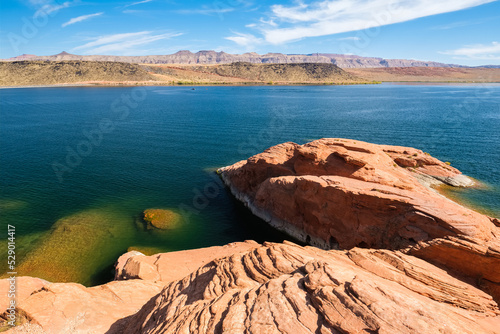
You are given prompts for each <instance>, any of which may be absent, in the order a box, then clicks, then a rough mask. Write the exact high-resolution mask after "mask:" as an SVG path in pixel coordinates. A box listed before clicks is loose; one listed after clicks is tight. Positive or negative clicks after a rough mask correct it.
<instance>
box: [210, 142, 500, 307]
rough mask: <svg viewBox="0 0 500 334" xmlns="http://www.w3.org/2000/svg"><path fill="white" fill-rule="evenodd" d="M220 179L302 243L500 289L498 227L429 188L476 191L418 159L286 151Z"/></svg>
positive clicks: (281, 148) (345, 148) (441, 166)
mask: <svg viewBox="0 0 500 334" xmlns="http://www.w3.org/2000/svg"><path fill="white" fill-rule="evenodd" d="M219 173H220V174H221V176H222V178H223V180H224V182H225V183H226V184H227V185H228V186H229V188H230V189H231V191H232V193H233V194H234V195H235V196H236V197H237V198H239V199H240V200H241V201H243V202H244V203H245V204H246V205H247V206H248V207H249V208H250V209H251V210H252V212H254V213H255V214H256V215H257V216H259V217H261V218H262V219H264V220H266V221H267V222H269V223H270V224H271V225H272V226H274V227H276V228H277V229H280V230H282V231H285V232H287V233H288V234H290V235H291V236H293V237H295V238H297V239H299V240H301V241H304V242H307V243H309V244H312V245H315V246H318V247H321V248H324V249H339V248H340V249H351V248H353V247H364V248H385V249H398V250H404V251H405V252H409V253H411V254H415V255H417V256H419V257H422V258H425V259H429V260H432V261H433V262H434V263H436V264H439V265H441V266H445V267H446V268H448V269H451V270H454V271H456V272H458V273H461V274H462V275H465V276H467V277H469V278H471V279H473V280H480V279H484V280H487V281H488V282H491V283H492V284H493V285H495V286H496V284H499V283H500V272H497V271H496V270H491V269H490V268H491V265H496V266H497V267H499V266H500V258H499V257H498V252H499V250H500V245H499V239H498V236H499V235H500V231H499V229H498V227H497V226H496V225H495V223H494V221H493V220H492V219H490V218H489V217H487V216H484V215H482V214H480V213H477V212H475V211H473V210H470V209H467V208H465V207H463V206H461V205H459V204H457V203H455V202H453V201H451V200H449V199H447V198H445V197H444V196H442V195H440V194H439V193H438V192H437V191H435V190H433V189H431V188H430V185H438V184H443V183H447V184H449V185H461V186H466V185H471V184H473V183H474V181H473V180H472V179H470V178H467V177H466V176H463V175H462V174H461V173H460V172H459V171H458V170H456V169H455V168H453V167H451V166H449V163H443V162H441V161H439V160H437V159H435V158H433V157H431V156H429V155H428V154H426V153H424V152H422V151H420V150H416V149H413V148H406V147H396V146H385V145H375V144H369V143H364V142H359V141H353V140H346V139H321V140H317V141H314V142H311V143H308V144H305V145H297V144H295V143H285V144H281V145H277V146H274V147H272V148H270V149H268V150H266V151H265V152H263V153H261V154H258V155H256V156H253V157H251V158H249V159H248V160H245V161H241V162H238V163H236V164H234V165H232V166H229V167H226V168H222V169H221V170H220V171H219ZM464 262H468V263H469V264H467V263H464ZM486 272H488V273H489V274H486ZM485 275H487V278H486V277H485ZM493 290H495V289H493ZM496 290H497V289H496ZM493 295H494V296H495V298H500V295H498V294H496V293H493Z"/></svg>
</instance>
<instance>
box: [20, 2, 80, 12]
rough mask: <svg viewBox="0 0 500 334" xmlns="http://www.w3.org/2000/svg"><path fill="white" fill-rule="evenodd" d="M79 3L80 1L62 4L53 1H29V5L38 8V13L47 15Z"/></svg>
mask: <svg viewBox="0 0 500 334" xmlns="http://www.w3.org/2000/svg"><path fill="white" fill-rule="evenodd" d="M80 2H81V1H80V0H74V1H66V2H63V3H61V1H54V0H29V3H30V5H32V6H33V7H35V8H38V11H39V12H42V13H45V14H48V15H50V14H52V13H55V12H57V11H59V10H61V9H64V8H68V7H71V6H73V5H76V4H78V3H80Z"/></svg>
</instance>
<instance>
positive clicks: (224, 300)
mask: <svg viewBox="0 0 500 334" xmlns="http://www.w3.org/2000/svg"><path fill="white" fill-rule="evenodd" d="M499 315H500V310H499V309H498V305H497V304H496V303H495V302H494V301H493V300H492V298H491V296H489V295H487V294H486V293H484V292H482V291H480V290H478V289H475V288H473V287H472V286H471V285H468V284H465V283H464V282H461V281H459V280H457V279H455V278H453V277H452V276H450V275H449V274H447V273H446V272H445V271H443V270H441V269H438V268H436V267H434V266H432V265H430V264H428V263H427V262H425V261H422V260H420V259H417V258H415V257H412V256H408V255H405V254H402V253H400V252H393V251H388V250H366V249H359V248H355V249H352V250H350V251H347V252H346V251H323V250H319V249H317V248H313V247H300V246H297V245H294V244H290V243H285V244H265V245H264V246H262V247H258V248H255V249H254V250H252V251H249V252H246V253H240V254H235V255H232V256H228V257H225V258H221V259H218V260H216V261H213V262H210V263H209V264H207V265H205V266H203V267H201V268H200V269H198V270H197V271H195V272H193V273H192V274H191V275H189V276H187V277H185V278H184V279H182V280H178V281H174V282H172V283H170V284H168V285H167V286H165V288H164V289H163V291H162V292H161V293H160V294H159V295H158V296H156V297H155V298H153V299H151V300H150V301H149V302H148V303H147V304H146V305H144V307H143V308H142V309H141V310H140V311H139V312H138V313H137V314H136V315H134V316H133V317H131V318H130V319H129V321H128V323H127V324H125V325H123V324H122V325H123V326H122V327H118V326H117V327H115V328H114V329H115V330H117V331H119V332H120V333H129V334H139V333H151V334H153V333H246V332H248V333H290V334H292V333H293V334H295V333H391V334H392V333H426V334H430V333H471V334H472V333H474V334H478V333H495V330H496V329H497V328H500V316H499Z"/></svg>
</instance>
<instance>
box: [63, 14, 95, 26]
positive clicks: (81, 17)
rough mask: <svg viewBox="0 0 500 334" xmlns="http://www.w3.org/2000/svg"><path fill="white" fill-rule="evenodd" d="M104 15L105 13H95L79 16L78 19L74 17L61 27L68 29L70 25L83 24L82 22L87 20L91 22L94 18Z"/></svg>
mask: <svg viewBox="0 0 500 334" xmlns="http://www.w3.org/2000/svg"><path fill="white" fill-rule="evenodd" d="M102 14H104V12H100V13H94V14H89V15H82V16H78V17H74V18H72V19H71V20H69V21H68V22H64V23H63V24H62V25H61V27H63V28H64V27H66V26H69V25H70V24H75V23H78V22H82V21H86V20H89V19H91V18H93V17H96V16H101V15H102Z"/></svg>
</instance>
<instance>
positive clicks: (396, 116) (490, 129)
mask: <svg viewBox="0 0 500 334" xmlns="http://www.w3.org/2000/svg"><path fill="white" fill-rule="evenodd" d="M322 137H343V138H352V139H357V140H362V141H368V142H373V143H379V144H390V145H402V146H412V147H416V148H419V149H422V150H423V151H426V152H429V153H430V154H431V155H433V156H435V157H437V158H439V159H441V160H443V161H449V162H451V164H452V166H454V167H456V168H458V169H460V170H461V171H462V172H463V173H465V174H467V175H469V176H472V177H474V178H476V179H478V180H481V181H483V182H484V183H485V184H486V185H487V186H486V188H484V189H469V190H466V191H464V190H457V191H455V192H454V194H453V195H454V197H456V198H458V199H459V200H461V201H462V202H464V203H468V204H469V205H471V206H474V207H476V208H479V209H480V210H482V211H484V212H487V213H489V214H490V215H494V216H497V217H498V216H500V172H499V168H498V167H499V166H500V154H499V152H500V86H499V85H475V86H470V85H392V84H382V85H360V86H293V87H280V86H266V87H196V88H195V89H194V90H193V89H192V88H191V87H147V88H131V87H119V88H115V87H113V88H104V87H72V88H67V87H65V88H26V89H1V90H0V180H1V190H0V220H1V222H2V230H4V231H5V230H6V229H7V227H6V226H7V224H11V225H15V226H16V233H17V243H18V251H19V254H18V262H19V263H22V261H23V260H24V258H25V257H27V256H30V254H31V253H30V252H36V249H37V247H39V245H40V243H41V242H43V240H45V239H44V238H47V236H48V235H49V233H50V232H49V231H50V229H51V227H52V226H53V225H54V223H55V222H56V221H58V220H60V219H63V218H65V217H70V216H72V215H74V214H77V213H85V212H88V211H92V210H94V211H93V212H95V211H97V212H105V213H106V215H104V216H103V217H108V218H103V219H104V220H106V219H110V221H111V223H112V224H114V225H115V227H116V229H117V231H118V232H116V233H115V232H113V233H111V234H110V235H109V240H108V244H109V245H110V247H107V248H106V250H105V251H103V250H99V249H96V250H93V251H94V252H95V254H94V255H93V258H94V260H95V270H94V272H89V273H88V275H87V276H88V277H86V278H84V279H80V281H81V282H82V283H84V284H96V283H100V282H102V281H104V280H106V279H109V277H110V275H111V270H110V266H111V265H112V264H113V262H114V261H115V260H116V258H117V257H118V256H119V255H120V254H122V253H124V252H126V251H127V249H128V248H129V247H137V248H141V247H142V248H144V247H150V248H154V249H155V250H161V251H172V250H180V249H189V248H198V247H205V246H212V245H222V244H225V243H228V242H233V241H240V240H245V239H254V240H257V241H265V240H269V241H281V240H282V239H283V238H285V236H283V235H282V234H280V233H277V232H274V231H272V230H271V229H270V228H268V227H267V226H266V225H265V224H263V223H262V222H261V221H260V220H259V219H257V218H254V217H253V216H252V215H250V214H249V213H248V211H246V210H245V209H244V208H243V207H242V206H241V205H239V204H238V203H237V202H236V201H235V200H233V199H232V198H231V197H230V196H229V194H228V192H227V191H226V190H225V189H224V188H223V187H221V186H220V181H219V180H218V179H217V177H216V175H215V174H214V172H213V171H214V170H215V169H216V168H217V167H221V166H225V165H229V164H232V163H234V162H236V161H239V160H242V159H246V158H248V157H249V156H251V155H253V154H256V153H259V152H261V151H263V150H264V149H266V148H268V147H270V146H272V145H275V144H278V143H281V142H285V141H294V142H297V143H305V142H307V141H310V140H313V139H318V138H322ZM147 208H172V209H174V210H177V211H178V212H181V213H183V214H185V215H187V216H189V217H188V219H187V221H186V222H185V224H183V225H182V226H181V227H180V228H178V229H176V230H175V231H161V232H158V231H151V230H145V229H143V228H141V227H140V226H139V225H138V224H137V220H138V217H140V216H141V213H142V211H143V210H145V209H147ZM105 223H106V222H103V224H105ZM97 226H98V225H97ZM119 231H124V232H123V233H122V234H121V233H120V232H119ZM4 235H5V233H4ZM0 242H3V241H0ZM5 244H6V243H3V244H0V245H2V250H1V251H2V252H3V251H4V250H5V247H4V246H3V245H5ZM60 251H61V256H65V255H64V251H65V250H64V249H61V250H60ZM70 255H71V254H70ZM2 258H4V257H2ZM56 258H57V257H56ZM56 260H57V259H56ZM55 262H57V261H55ZM3 266H4V264H3V263H2V264H0V270H1V271H2V272H5V271H6V268H5V267H3ZM49 269H50V268H48V269H47V270H49ZM43 270H45V268H38V271H37V272H40V271H42V272H43ZM50 270H51V269H50ZM58 270H61V271H64V270H65V268H59V269H58ZM20 274H23V273H20ZM26 274H30V272H28V273H26ZM49 278H50V277H49Z"/></svg>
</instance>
